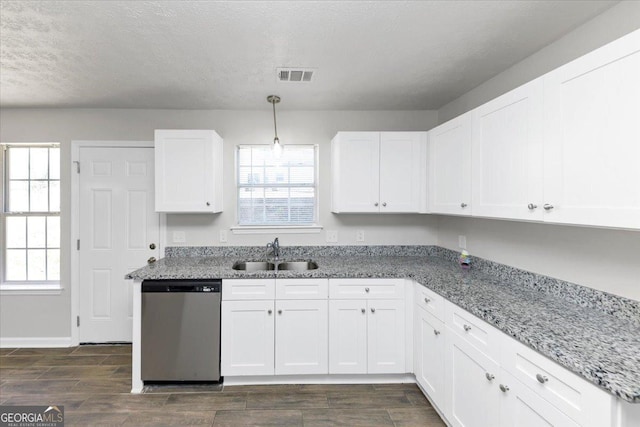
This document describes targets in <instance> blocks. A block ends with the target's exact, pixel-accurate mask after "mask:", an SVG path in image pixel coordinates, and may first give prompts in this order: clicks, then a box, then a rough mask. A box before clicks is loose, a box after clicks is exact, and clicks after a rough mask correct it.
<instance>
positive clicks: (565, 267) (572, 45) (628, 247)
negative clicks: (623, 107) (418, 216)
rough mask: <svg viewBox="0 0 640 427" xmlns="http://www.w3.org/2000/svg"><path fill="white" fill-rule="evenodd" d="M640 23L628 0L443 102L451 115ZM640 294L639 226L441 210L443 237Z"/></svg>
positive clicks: (533, 267)
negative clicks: (465, 215)
mask: <svg viewBox="0 0 640 427" xmlns="http://www.w3.org/2000/svg"><path fill="white" fill-rule="evenodd" d="M638 28H640V2H638V1H625V2H621V3H620V4H618V5H616V6H614V7H612V8H611V9H609V10H607V11H605V12H604V13H603V14H601V15H599V16H597V17H595V18H594V19H592V20H591V21H589V22H587V23H585V24H584V25H582V26H580V27H578V28H576V29H575V30H574V31H572V32H570V33H568V34H567V35H566V36H564V37H563V38H561V39H559V40H557V41H556V42H554V43H552V44H550V45H549V46H547V47H545V48H543V49H542V50H540V51H538V52H537V53H535V54H534V55H531V56H530V57H528V58H526V59H524V60H523V61H521V62H519V63H518V64H516V65H514V66H513V67H511V68H509V69H508V70H506V71H504V72H502V73H500V74H498V75H497V76H496V77H494V78H492V79H491V80H488V81H487V82H485V83H483V84H482V85H480V86H478V87H477V88H475V89H473V90H471V91H470V92H467V93H466V94H464V95H463V96H461V97H460V98H458V99H456V100H454V101H453V102H451V103H449V104H448V105H445V106H444V107H442V109H440V110H439V121H440V122H441V123H442V122H445V121H447V120H449V119H451V118H453V117H456V116H458V115H460V114H462V113H464V112H466V111H469V110H471V109H473V108H475V107H477V106H478V105H481V104H483V103H485V102H487V101H489V100H491V99H493V98H495V97H497V96H499V95H501V94H502V93H505V92H507V91H509V90H511V89H513V88H515V87H517V86H519V85H521V84H524V83H526V82H528V81H530V80H532V79H534V78H536V77H539V76H541V75H543V74H545V73H547V72H549V71H551V70H553V69H554V68H557V67H558V66H560V65H562V64H565V63H567V62H569V61H571V60H573V59H575V58H577V57H579V56H581V55H583V54H584V53H587V52H589V51H591V50H594V49H596V48H598V47H600V46H603V45H605V44H606V43H608V42H610V41H613V40H615V39H617V38H619V37H621V36H623V35H625V34H627V33H629V32H631V31H633V30H635V29H638ZM461 234H463V235H466V236H467V246H468V250H469V251H470V253H471V254H472V255H477V256H479V257H482V258H486V259H490V260H494V261H497V262H500V263H504V264H509V265H512V266H515V267H519V268H523V269H525V270H529V271H533V272H536V273H541V274H545V275H549V276H552V277H556V278H559V279H564V280H568V281H572V282H576V283H579V284H583V285H585V286H589V287H592V288H596V289H600V290H604V291H607V292H611V293H613V294H617V295H622V296H625V297H628V298H633V299H636V300H640V259H639V258H638V257H639V256H640V232H637V231H625V230H608V229H596V228H586V227H569V226H559V225H548V224H528V223H523V222H512V221H498V220H487V219H471V218H456V217H440V219H439V222H438V244H439V245H440V246H444V247H446V248H449V249H454V250H458V235H461Z"/></svg>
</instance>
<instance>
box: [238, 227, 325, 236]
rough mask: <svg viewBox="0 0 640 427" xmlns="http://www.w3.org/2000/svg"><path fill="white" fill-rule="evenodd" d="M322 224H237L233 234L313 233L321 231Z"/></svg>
mask: <svg viewBox="0 0 640 427" xmlns="http://www.w3.org/2000/svg"><path fill="white" fill-rule="evenodd" d="M321 231H322V226H321V225H236V226H235V227H231V232H232V233H233V234H272V233H274V232H276V233H278V234H311V233H320V232H321Z"/></svg>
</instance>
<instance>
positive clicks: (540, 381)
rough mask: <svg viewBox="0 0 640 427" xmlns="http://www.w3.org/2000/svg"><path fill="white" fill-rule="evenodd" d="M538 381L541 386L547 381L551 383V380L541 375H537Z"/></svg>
mask: <svg viewBox="0 0 640 427" xmlns="http://www.w3.org/2000/svg"><path fill="white" fill-rule="evenodd" d="M536 379H537V380H538V382H539V383H540V384H544V383H546V382H547V381H549V378H548V377H547V376H546V375H540V374H536Z"/></svg>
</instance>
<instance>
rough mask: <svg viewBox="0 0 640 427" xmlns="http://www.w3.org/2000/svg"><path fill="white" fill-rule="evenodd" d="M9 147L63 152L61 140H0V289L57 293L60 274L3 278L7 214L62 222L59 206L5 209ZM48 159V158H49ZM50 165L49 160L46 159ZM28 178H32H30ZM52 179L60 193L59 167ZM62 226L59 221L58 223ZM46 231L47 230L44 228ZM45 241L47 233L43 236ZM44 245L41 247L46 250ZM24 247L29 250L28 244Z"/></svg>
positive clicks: (8, 181)
mask: <svg viewBox="0 0 640 427" xmlns="http://www.w3.org/2000/svg"><path fill="white" fill-rule="evenodd" d="M11 147H19V148H31V147H33V148H57V149H58V150H59V151H58V152H59V153H60V154H61V152H62V147H61V144H60V143H57V142H11V143H8V142H2V143H0V235H1V236H2V239H0V245H2V246H1V247H0V254H1V255H2V256H1V257H0V291H1V292H2V294H5V293H10V294H22V293H25V292H24V291H27V292H26V293H28V294H34V293H35V294H43V295H48V294H59V293H60V292H61V290H62V287H61V278H59V279H58V280H6V276H5V274H6V269H7V267H6V262H7V256H6V254H7V252H6V251H7V230H6V222H7V218H9V217H23V218H28V217H32V216H39V217H45V218H48V217H58V218H59V221H60V223H61V219H62V217H61V214H60V210H58V211H41V212H36V211H34V212H31V211H27V212H20V211H15V212H14V211H12V212H10V211H8V210H7V203H8V186H9V184H10V179H9V176H8V167H7V161H8V158H7V151H8V149H9V148H11ZM48 162H50V159H49V160H48ZM48 165H49V168H50V163H48ZM28 181H31V180H30V179H29V180H28ZM38 181H47V182H51V181H52V180H51V179H50V178H47V179H46V180H38ZM53 181H59V182H60V186H59V191H60V193H62V184H61V183H62V170H60V177H59V178H58V179H54V180H53ZM60 228H62V225H60ZM45 230H46V220H45ZM45 233H46V231H45ZM60 235H61V236H60V237H61V238H62V230H61V229H60ZM45 242H46V236H45ZM47 249H48V247H47V246H46V243H45V247H44V248H43V250H45V251H46V250H47ZM52 249H58V250H59V251H60V253H61V252H62V242H60V244H59V246H58V247H57V248H52ZM25 250H28V246H27V248H26V249H25ZM61 267H62V262H60V268H61Z"/></svg>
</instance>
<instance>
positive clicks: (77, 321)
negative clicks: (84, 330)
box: [76, 316, 80, 327]
mask: <svg viewBox="0 0 640 427" xmlns="http://www.w3.org/2000/svg"><path fill="white" fill-rule="evenodd" d="M76 325H77V326H78V327H80V316H76Z"/></svg>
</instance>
